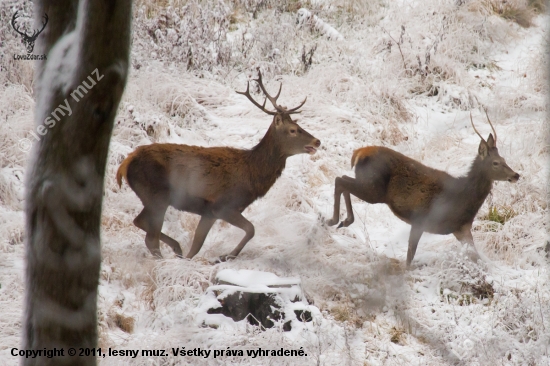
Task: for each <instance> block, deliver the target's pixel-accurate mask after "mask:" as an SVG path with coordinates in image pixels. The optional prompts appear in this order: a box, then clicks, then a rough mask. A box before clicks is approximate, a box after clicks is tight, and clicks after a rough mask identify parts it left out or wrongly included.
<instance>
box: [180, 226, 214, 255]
mask: <svg viewBox="0 0 550 366" xmlns="http://www.w3.org/2000/svg"><path fill="white" fill-rule="evenodd" d="M215 222H216V218H214V217H206V216H201V219H200V221H199V224H198V225H197V229H196V230H195V236H194V237H193V244H191V250H189V253H188V254H187V258H188V259H191V258H193V257H194V256H195V255H196V254H197V253H198V252H199V251H200V250H201V248H202V245H203V244H204V240H205V239H206V236H207V235H208V232H209V231H210V229H211V228H212V225H214V223H215Z"/></svg>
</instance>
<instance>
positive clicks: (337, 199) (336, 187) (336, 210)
mask: <svg viewBox="0 0 550 366" xmlns="http://www.w3.org/2000/svg"><path fill="white" fill-rule="evenodd" d="M341 180H342V178H341V177H336V179H335V180H334V211H333V213H332V219H330V220H327V221H326V224H327V225H328V226H333V225H336V224H337V223H338V222H340V196H341V195H342V192H343V189H342V187H341V185H340V181H341Z"/></svg>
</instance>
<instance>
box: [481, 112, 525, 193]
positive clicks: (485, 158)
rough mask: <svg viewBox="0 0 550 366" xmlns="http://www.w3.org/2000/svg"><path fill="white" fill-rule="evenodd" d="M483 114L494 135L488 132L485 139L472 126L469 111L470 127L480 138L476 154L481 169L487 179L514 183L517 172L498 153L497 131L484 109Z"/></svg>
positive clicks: (517, 176)
mask: <svg viewBox="0 0 550 366" xmlns="http://www.w3.org/2000/svg"><path fill="white" fill-rule="evenodd" d="M485 115H486V116H487V121H489V124H490V125H491V129H492V130H493V133H494V134H495V136H494V137H493V134H492V133H491V134H489V137H488V138H487V140H485V139H483V137H481V135H480V134H479V132H477V130H476V127H475V126H474V121H473V119H472V112H470V122H471V123H472V127H473V128H474V131H475V132H476V133H477V135H478V136H479V138H481V141H480V143H479V148H478V154H479V158H480V159H481V161H482V166H483V171H484V172H485V173H486V174H488V176H489V179H491V180H503V181H506V180H507V181H508V182H511V183H516V182H517V181H518V179H519V174H518V173H516V172H515V171H513V170H512V168H510V167H509V166H508V164H506V160H504V158H503V157H502V156H500V155H499V153H498V148H497V132H496V131H495V128H494V127H493V124H492V123H491V120H490V119H489V115H488V114H487V110H486V109H485Z"/></svg>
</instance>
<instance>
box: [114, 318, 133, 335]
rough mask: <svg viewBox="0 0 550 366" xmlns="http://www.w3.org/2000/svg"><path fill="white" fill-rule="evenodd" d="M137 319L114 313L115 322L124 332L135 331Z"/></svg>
mask: <svg viewBox="0 0 550 366" xmlns="http://www.w3.org/2000/svg"><path fill="white" fill-rule="evenodd" d="M135 321H136V320H135V319H134V318H133V317H131V316H126V315H124V314H120V313H115V314H114V323H115V325H116V326H117V327H119V328H120V329H121V330H122V331H123V332H126V333H133V331H134V324H135Z"/></svg>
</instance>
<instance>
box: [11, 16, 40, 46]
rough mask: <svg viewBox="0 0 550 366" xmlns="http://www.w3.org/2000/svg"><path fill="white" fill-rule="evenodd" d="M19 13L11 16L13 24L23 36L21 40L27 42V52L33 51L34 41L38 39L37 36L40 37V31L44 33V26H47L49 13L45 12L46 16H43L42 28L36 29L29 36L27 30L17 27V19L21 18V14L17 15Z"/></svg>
mask: <svg viewBox="0 0 550 366" xmlns="http://www.w3.org/2000/svg"><path fill="white" fill-rule="evenodd" d="M18 13H19V12H15V14H13V17H12V18H11V25H12V27H13V29H14V30H15V31H16V32H17V33H19V34H20V35H21V36H22V37H23V38H22V40H21V42H22V43H24V44H25V47H26V48H27V53H32V51H33V50H34V42H35V41H36V38H38V36H39V35H40V33H42V31H43V30H44V28H46V24H48V15H47V14H44V17H43V18H44V22H42V29H40V30H34V31H33V33H32V34H31V35H30V36H29V35H28V34H27V32H21V31H20V30H19V29H18V28H17V25H16V24H15V21H16V20H17V18H19V16H18V15H17V14H18Z"/></svg>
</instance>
